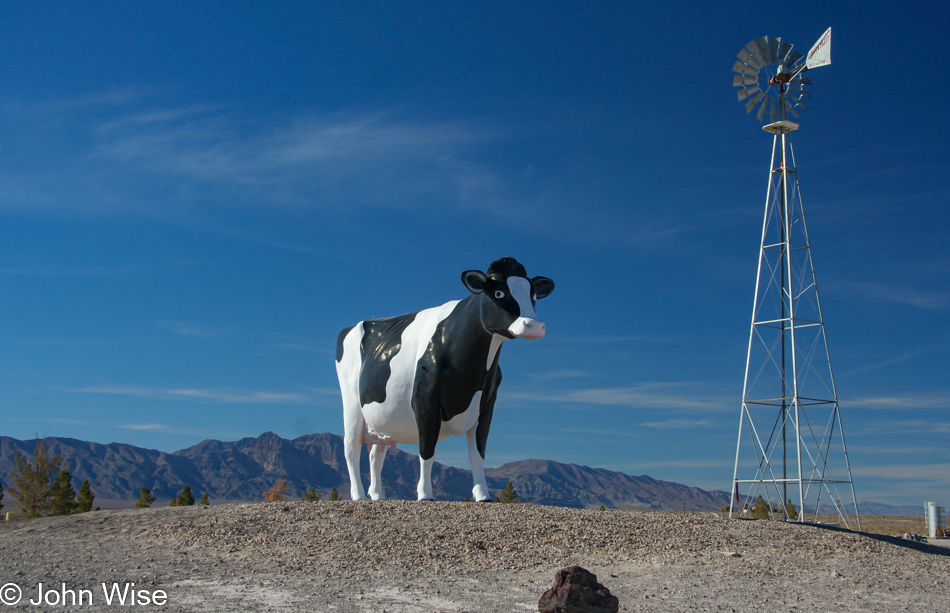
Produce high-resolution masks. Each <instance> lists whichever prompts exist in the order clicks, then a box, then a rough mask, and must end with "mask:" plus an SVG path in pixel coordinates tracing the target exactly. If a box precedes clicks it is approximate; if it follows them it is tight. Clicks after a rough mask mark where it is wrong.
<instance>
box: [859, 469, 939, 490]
mask: <svg viewBox="0 0 950 613" xmlns="http://www.w3.org/2000/svg"><path fill="white" fill-rule="evenodd" d="M851 474H852V475H853V476H855V477H873V478H875V479H894V480H899V481H930V482H933V483H940V484H943V485H944V486H945V485H946V484H947V483H948V482H950V463H942V464H881V465H876V466H868V465H863V466H854V467H852V468H851Z"/></svg>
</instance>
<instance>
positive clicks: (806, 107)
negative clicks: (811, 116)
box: [795, 98, 808, 111]
mask: <svg viewBox="0 0 950 613" xmlns="http://www.w3.org/2000/svg"><path fill="white" fill-rule="evenodd" d="M795 106H800V107H802V109H803V110H805V111H807V110H808V105H807V104H805V102H804V101H802V99H801V98H799V99H798V100H796V101H795Z"/></svg>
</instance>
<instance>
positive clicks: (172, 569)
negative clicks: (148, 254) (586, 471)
mask: <svg viewBox="0 0 950 613" xmlns="http://www.w3.org/2000/svg"><path fill="white" fill-rule="evenodd" d="M948 554H950V550H948V549H943V548H938V547H933V546H931V545H927V544H919V543H912V542H910V541H903V540H901V539H898V538H895V537H886V536H878V535H867V534H861V533H855V532H850V531H845V530H836V529H831V528H826V527H818V526H810V525H799V524H786V523H782V522H771V521H744V520H726V519H723V518H721V517H719V516H717V515H716V514H712V513H691V514H683V513H669V512H630V511H596V510H585V509H567V508H558V507H541V506H534V505H528V504H514V505H500V504H475V503H461V502H429V503H420V502H414V501H382V502H349V501H338V502H319V503H306V502H289V503H270V504H250V505H221V506H214V507H205V508H202V507H189V508H166V509H146V510H125V511H99V512H96V513H87V514H83V515H77V516H72V517H58V518H45V519H39V520H32V521H20V522H13V523H10V524H6V525H2V526H0V584H5V583H8V582H13V583H15V584H17V585H18V586H19V587H20V588H22V592H23V596H24V597H23V600H22V601H21V602H20V603H19V604H18V605H15V606H13V607H11V608H12V609H16V608H18V607H19V608H24V603H25V601H26V600H27V599H28V598H36V594H37V592H36V586H37V585H38V583H40V582H42V583H43V584H44V586H47V588H48V587H50V586H52V587H54V588H56V589H60V586H61V584H63V583H65V584H66V585H67V586H68V587H69V588H72V589H79V588H83V589H89V590H90V591H91V592H92V596H93V598H92V600H93V604H92V605H90V606H83V607H81V609H80V608H77V609H76V610H84V611H85V610H110V609H111V608H113V607H108V606H106V605H105V603H104V602H103V598H102V597H103V593H102V590H101V589H100V584H101V583H106V584H107V586H111V584H112V583H119V584H122V583H124V582H134V583H135V589H139V590H146V591H148V592H149V594H152V593H154V592H155V590H161V591H163V592H164V593H166V594H167V604H166V605H164V606H163V607H162V610H167V611H199V610H200V611H299V610H305V609H306V610H313V611H324V610H332V611H347V612H348V611H354V612H355V611H376V612H378V611H383V610H385V611H388V612H390V613H400V612H410V611H411V612H416V611H420V612H421V611H472V612H475V611H492V612H495V611H536V610H537V602H538V598H539V597H540V595H541V594H542V593H543V592H544V590H545V589H547V588H548V587H550V585H551V584H552V582H553V578H554V573H555V572H556V571H557V570H558V569H560V568H562V567H564V566H569V565H572V564H577V565H580V566H583V567H585V568H587V569H589V570H591V571H592V572H594V573H595V574H597V576H598V580H599V581H600V582H601V583H603V584H604V585H606V586H607V588H608V589H610V591H611V593H613V594H614V595H616V596H617V597H618V598H619V599H620V610H621V611H719V610H722V611H751V610H760V609H761V608H762V607H763V606H766V607H768V608H769V609H774V608H776V607H778V608H779V609H780V610H783V611H855V612H857V611H861V612H862V613H864V612H868V611H900V610H905V609H906V610H914V611H950V581H948V579H950V555H948ZM93 588H94V589H93ZM100 607H101V608H100ZM26 608H30V609H34V610H50V611H54V610H55V611H60V610H62V609H63V608H62V607H61V606H52V605H51V606H49V607H47V608H45V609H44V608H43V606H42V605H41V606H39V607H33V606H29V607H26ZM153 608H154V607H153ZM70 610H71V609H70Z"/></svg>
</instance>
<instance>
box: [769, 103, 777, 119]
mask: <svg viewBox="0 0 950 613" xmlns="http://www.w3.org/2000/svg"><path fill="white" fill-rule="evenodd" d="M777 114H778V104H776V102H775V99H774V98H772V99H770V100H769V117H771V118H772V121H771V123H774V122H775V116H776V115H777Z"/></svg>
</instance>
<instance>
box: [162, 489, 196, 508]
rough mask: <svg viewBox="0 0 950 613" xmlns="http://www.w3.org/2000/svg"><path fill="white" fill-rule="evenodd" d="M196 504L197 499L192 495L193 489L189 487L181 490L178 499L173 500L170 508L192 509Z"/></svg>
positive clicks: (169, 504)
mask: <svg viewBox="0 0 950 613" xmlns="http://www.w3.org/2000/svg"><path fill="white" fill-rule="evenodd" d="M193 504H195V497H194V496H192V495H191V488H190V487H188V486H187V485H185V486H183V487H182V488H181V491H180V492H179V493H178V497H177V498H173V499H172V501H171V502H170V503H168V506H170V507H190V506H191V505H193Z"/></svg>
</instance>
